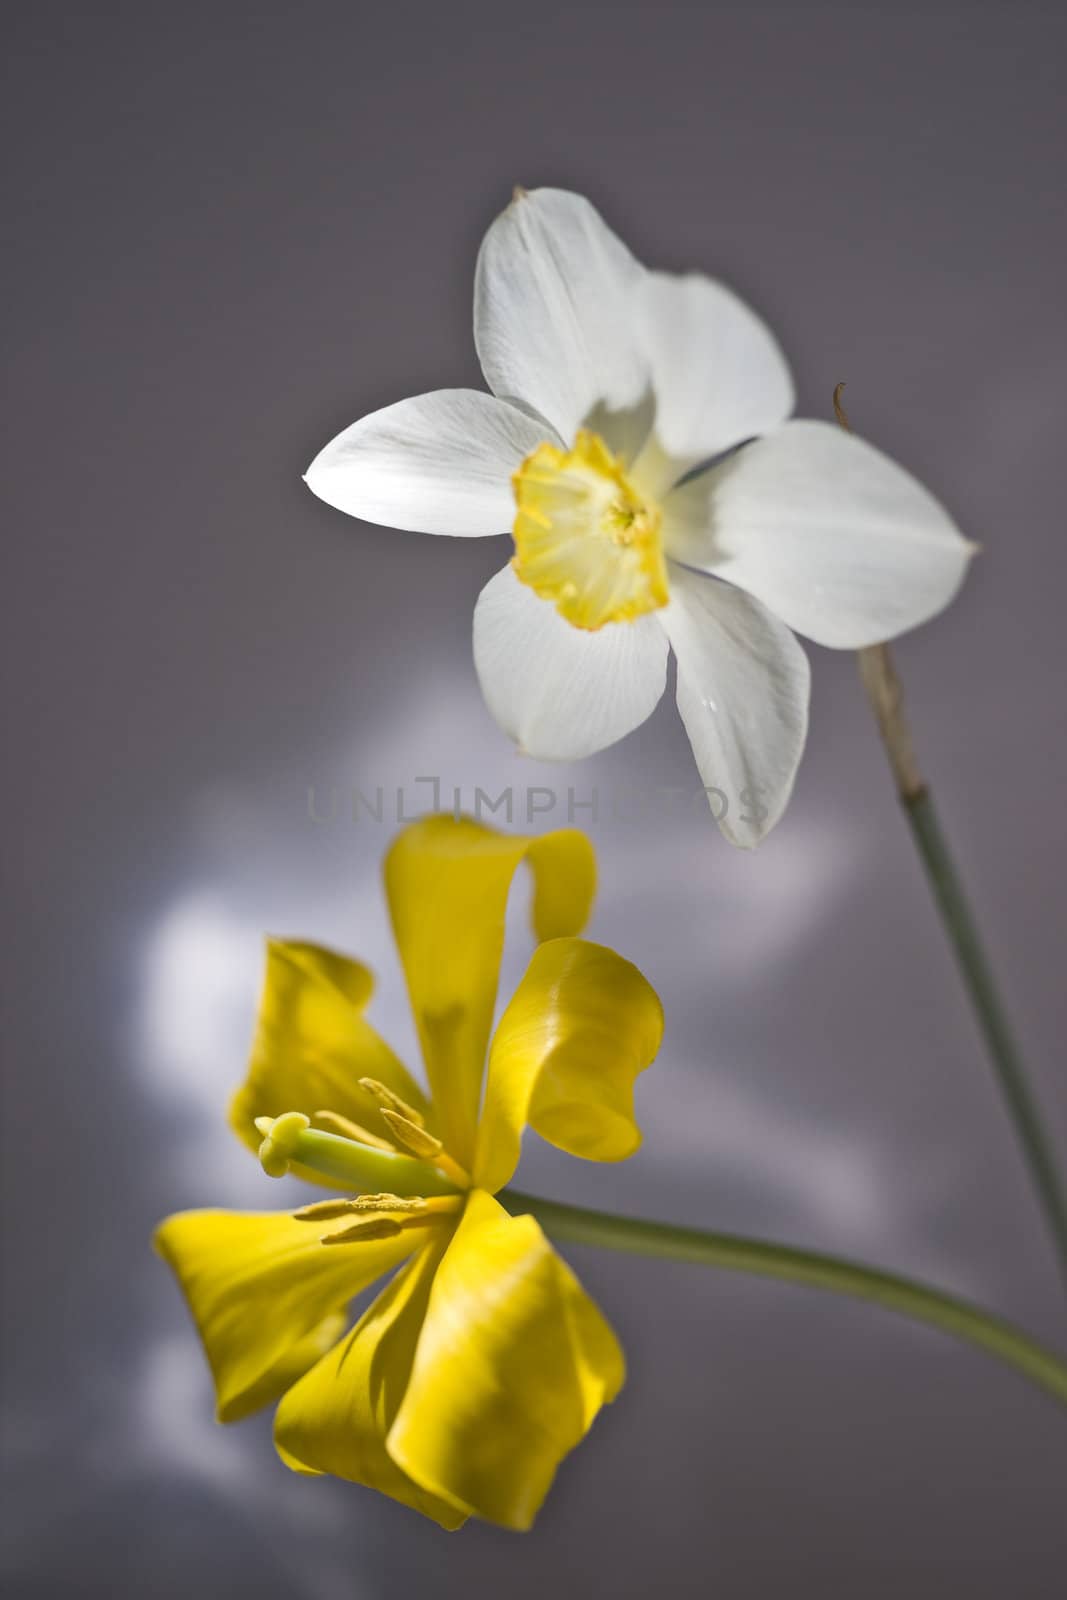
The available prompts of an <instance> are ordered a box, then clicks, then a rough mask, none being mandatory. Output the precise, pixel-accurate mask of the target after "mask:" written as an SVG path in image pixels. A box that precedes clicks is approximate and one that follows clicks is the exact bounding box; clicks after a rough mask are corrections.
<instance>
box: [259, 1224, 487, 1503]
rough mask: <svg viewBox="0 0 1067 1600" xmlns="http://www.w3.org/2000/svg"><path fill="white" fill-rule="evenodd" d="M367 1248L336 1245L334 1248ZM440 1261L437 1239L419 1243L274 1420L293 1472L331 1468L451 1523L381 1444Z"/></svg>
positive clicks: (357, 1250) (402, 1390)
mask: <svg viewBox="0 0 1067 1600" xmlns="http://www.w3.org/2000/svg"><path fill="white" fill-rule="evenodd" d="M366 1248H368V1247H367V1246H365V1245H352V1246H345V1245H338V1246H336V1253H337V1254H340V1253H341V1252H342V1251H344V1250H351V1251H352V1252H353V1253H355V1254H359V1253H361V1252H362V1251H363V1250H364V1249H366ZM329 1253H331V1252H330V1251H324V1254H329ZM440 1259H441V1245H440V1244H438V1243H436V1242H435V1243H433V1244H429V1245H424V1247H423V1249H422V1250H421V1251H420V1253H419V1254H418V1255H417V1256H416V1257H415V1259H414V1260H413V1261H411V1262H409V1264H408V1265H407V1267H405V1268H404V1270H403V1271H402V1272H400V1273H398V1274H397V1276H396V1277H395V1278H394V1279H393V1280H392V1282H391V1283H390V1284H389V1285H388V1286H387V1287H386V1288H385V1289H384V1290H383V1291H382V1293H381V1294H380V1295H379V1296H378V1297H377V1299H376V1300H375V1301H374V1303H373V1305H371V1306H370V1308H369V1309H368V1310H367V1311H366V1312H365V1314H364V1315H363V1316H362V1317H361V1318H360V1321H359V1322H358V1324H357V1325H356V1327H355V1328H354V1329H353V1330H352V1332H351V1333H350V1334H349V1336H348V1338H347V1339H346V1340H345V1341H344V1342H343V1343H342V1344H340V1345H338V1346H337V1347H336V1349H334V1350H331V1351H330V1352H329V1354H328V1355H326V1356H324V1357H323V1359H322V1360H321V1361H320V1362H319V1363H318V1365H317V1366H314V1367H312V1369H311V1371H310V1372H308V1373H307V1374H306V1375H305V1376H304V1377H303V1378H302V1379H301V1380H300V1382H299V1383H297V1384H296V1385H294V1387H293V1388H292V1389H290V1391H289V1393H288V1394H287V1395H286V1396H285V1398H284V1399H283V1400H282V1403H281V1405H280V1406H279V1407H278V1411H277V1414H276V1416H275V1419H274V1442H275V1445H276V1446H277V1449H278V1454H279V1455H280V1456H281V1458H282V1460H283V1461H284V1462H285V1463H286V1465H287V1466H289V1467H292V1468H293V1469H294V1470H295V1471H298V1472H332V1473H333V1474H335V1476H337V1477H339V1478H347V1479H349V1480H350V1481H351V1482H353V1483H362V1484H365V1485H366V1486H367V1487H368V1488H370V1489H378V1490H380V1491H381V1493H382V1494H387V1495H390V1496H391V1497H392V1498H393V1499H394V1500H400V1501H402V1502H403V1503H404V1504H405V1505H409V1506H414V1508H415V1510H416V1511H421V1512H423V1513H424V1515H426V1516H428V1517H432V1518H433V1519H434V1521H435V1522H439V1523H440V1524H441V1526H442V1527H444V1528H458V1527H459V1526H460V1524H461V1523H462V1522H464V1521H465V1520H466V1516H467V1513H466V1512H465V1511H464V1510H461V1509H458V1508H457V1507H455V1506H454V1505H452V1504H451V1503H449V1502H448V1501H444V1500H441V1499H439V1498H438V1497H437V1496H436V1495H434V1494H433V1493H428V1492H427V1491H426V1490H425V1489H423V1488H421V1487H420V1486H419V1485H418V1484H417V1483H414V1482H413V1481H412V1480H411V1479H410V1478H409V1477H408V1476H407V1474H406V1473H405V1472H404V1471H403V1469H402V1468H401V1467H399V1466H398V1465H397V1464H396V1462H395V1461H394V1460H392V1458H391V1457H390V1455H389V1453H388V1451H387V1450H386V1447H385V1439H386V1435H387V1434H388V1432H389V1429H390V1428H391V1426H392V1424H393V1420H394V1418H395V1416H396V1414H397V1410H398V1408H399V1406H400V1404H401V1402H402V1400H403V1398H404V1394H405V1391H406V1389H407V1384H408V1379H409V1377H410V1374H411V1365H412V1361H413V1359H414V1354H415V1346H416V1344H417V1343H418V1339H419V1334H420V1330H421V1328H422V1322H423V1317H424V1316H425V1313H426V1306H427V1303H428V1300H429V1296H430V1290H431V1286H432V1283H433V1276H434V1271H435V1269H436V1267H437V1263H438V1262H439V1260H440Z"/></svg>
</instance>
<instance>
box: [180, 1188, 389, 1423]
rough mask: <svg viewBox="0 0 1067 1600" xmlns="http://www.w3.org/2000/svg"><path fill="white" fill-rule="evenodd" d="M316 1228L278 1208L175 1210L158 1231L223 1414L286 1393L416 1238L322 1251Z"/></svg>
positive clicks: (225, 1418)
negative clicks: (358, 1298) (357, 1299)
mask: <svg viewBox="0 0 1067 1600" xmlns="http://www.w3.org/2000/svg"><path fill="white" fill-rule="evenodd" d="M320 1232H321V1230H320V1229H317V1228H315V1227H314V1226H313V1225H311V1224H309V1223H306V1222H297V1221H296V1219H295V1218H294V1217H292V1216H290V1215H289V1214H288V1212H284V1211H283V1212H274V1211H247V1212H241V1211H182V1212H179V1213H178V1214H177V1215H175V1216H172V1217H168V1218H167V1219H166V1220H165V1221H164V1222H162V1223H160V1225H159V1227H158V1229H157V1230H156V1234H155V1241H154V1242H155V1246H156V1249H157V1250H158V1251H159V1254H160V1255H161V1256H162V1257H163V1259H164V1261H166V1262H167V1264H168V1265H169V1266H170V1267H171V1268H172V1269H173V1271H174V1273H175V1275H176V1276H177V1278H178V1281H179V1283H180V1284H181V1288H182V1292H183V1294H184V1295H185V1298H186V1301H187V1302H188V1305H189V1310H190V1311H191V1312H192V1315H193V1320H194V1321H195V1323H196V1326H197V1330H198V1331H199V1334H200V1338H201V1340H202V1342H203V1345H204V1350H205V1353H206V1355H207V1359H208V1364H209V1366H210V1367H211V1372H212V1376H213V1377H214V1380H215V1395H216V1403H217V1415H218V1419H219V1421H220V1422H235V1421H237V1420H238V1419H239V1418H240V1417H244V1416H247V1415H248V1414H249V1413H250V1412H251V1411H254V1410H256V1409H257V1408H258V1407H260V1406H263V1405H266V1404H267V1402H268V1401H270V1400H274V1399H276V1398H277V1396H278V1395H279V1394H281V1393H283V1392H284V1390H286V1389H287V1388H288V1387H289V1385H290V1384H291V1383H293V1381H294V1380H295V1379H296V1378H298V1377H299V1376H300V1375H301V1373H303V1372H305V1371H307V1369H308V1368H309V1367H311V1366H312V1365H313V1364H314V1363H315V1362H316V1361H318V1360H319V1359H320V1357H321V1356H322V1354H323V1351H324V1350H326V1349H328V1348H329V1346H330V1345H331V1344H332V1343H333V1342H334V1340H335V1339H338V1338H339V1337H340V1335H341V1333H342V1331H343V1328H344V1317H343V1309H344V1307H345V1306H346V1305H347V1304H348V1302H349V1300H351V1299H352V1298H353V1296H355V1295H357V1294H359V1292H360V1291H361V1290H362V1289H365V1288H366V1287H367V1285H368V1284H371V1283H373V1282H374V1280H375V1279H376V1278H380V1277H382V1276H383V1275H384V1274H385V1273H387V1272H390V1271H391V1270H392V1269H393V1267H395V1266H396V1265H397V1263H398V1262H399V1261H402V1260H403V1259H404V1257H405V1256H407V1255H410V1254H411V1250H412V1248H413V1245H415V1244H417V1242H418V1241H417V1239H416V1238H415V1237H414V1236H413V1235H412V1234H401V1235H400V1236H399V1238H393V1239H384V1240H374V1241H371V1242H369V1243H366V1244H359V1245H354V1246H351V1247H343V1246H337V1247H336V1248H333V1249H327V1248H326V1247H325V1246H324V1245H323V1244H322V1241H321V1238H320Z"/></svg>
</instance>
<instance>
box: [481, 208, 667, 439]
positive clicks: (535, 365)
mask: <svg viewBox="0 0 1067 1600" xmlns="http://www.w3.org/2000/svg"><path fill="white" fill-rule="evenodd" d="M643 270H644V269H643V268H642V267H641V266H640V265H639V264H638V263H637V262H636V261H635V260H634V258H633V256H632V255H631V254H630V252H629V250H627V248H626V246H625V245H624V244H623V243H622V241H621V240H620V239H618V238H617V237H616V236H615V234H614V233H612V231H611V229H610V228H609V227H608V226H607V224H606V223H605V222H604V221H603V220H602V218H601V217H600V215H599V213H598V212H597V211H596V210H595V209H594V208H593V207H592V206H591V205H590V204H589V201H588V200H585V199H583V197H582V196H581V195H577V194H570V193H568V192H567V191H566V190H563V189H535V190H533V192H532V193H529V194H527V193H524V192H519V193H518V194H517V196H516V198H515V199H514V200H513V201H512V203H511V205H510V206H508V208H507V210H506V211H504V212H502V213H501V215H500V216H499V217H497V219H496V221H495V222H494V223H493V224H492V226H491V227H490V229H489V231H488V233H487V234H486V236H485V239H484V241H483V243H482V248H481V251H480V252H479V255H478V265H477V269H476V272H475V279H474V342H475V344H476V346H477V349H478V356H479V359H480V361H481V363H482V371H483V372H484V373H485V377H486V382H487V383H488V384H489V387H490V388H491V389H492V391H493V393H494V394H497V395H502V396H504V397H506V398H508V399H517V400H521V401H524V402H526V403H527V404H528V405H531V406H533V407H535V408H536V410H537V411H539V412H540V413H541V415H542V416H544V417H547V418H548V419H549V421H550V422H552V423H553V424H554V425H555V427H556V429H557V430H558V432H559V433H560V435H561V436H562V437H563V439H564V440H565V441H566V442H567V443H568V444H569V443H570V442H571V441H572V440H573V438H574V435H575V432H576V431H577V429H578V428H579V427H580V426H581V425H582V423H583V422H586V421H587V420H588V419H589V418H590V416H591V415H592V413H593V412H594V411H595V410H597V409H598V408H599V409H600V410H601V411H604V410H606V411H609V412H610V411H624V410H626V409H627V408H628V407H631V406H633V405H635V404H636V403H637V402H638V401H639V399H640V397H641V395H642V393H643V392H644V391H645V390H646V388H647V386H648V370H647V363H646V362H645V360H644V357H643V354H642V352H641V350H640V347H639V345H638V343H637V341H636V339H634V338H633V337H632V336H631V332H630V330H631V326H632V321H633V310H632V291H633V289H634V287H635V285H636V284H637V283H638V282H639V281H640V279H641V277H642V274H643Z"/></svg>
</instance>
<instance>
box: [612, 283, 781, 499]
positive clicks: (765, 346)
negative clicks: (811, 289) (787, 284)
mask: <svg viewBox="0 0 1067 1600" xmlns="http://www.w3.org/2000/svg"><path fill="white" fill-rule="evenodd" d="M636 317H637V327H638V330H639V333H640V336H641V337H642V339H643V340H644V343H645V348H646V351H647V356H648V361H649V364H650V367H651V370H652V381H653V385H654V388H655V395H656V421H655V448H656V449H658V450H660V451H662V452H664V453H665V454H666V456H667V457H669V458H670V468H669V470H668V471H667V473H666V481H663V479H662V477H661V479H660V481H658V482H656V483H654V484H651V483H650V485H649V487H650V491H651V492H652V493H653V495H654V497H655V498H658V497H659V495H660V494H661V493H662V492H664V491H665V490H666V489H668V488H670V486H671V484H673V483H676V482H677V481H678V479H679V478H680V477H681V476H682V474H683V473H684V472H686V471H688V470H689V469H690V468H692V467H694V466H695V465H696V464H697V463H698V462H700V461H707V460H709V459H710V458H711V457H712V456H715V455H718V454H719V453H720V452H721V451H723V450H729V449H730V448H732V446H734V445H736V444H740V443H741V442H742V440H744V439H751V438H752V437H753V436H754V435H756V434H761V433H767V432H769V431H770V430H771V429H772V428H777V427H778V426H779V425H780V424H781V423H783V422H784V421H785V419H786V418H787V417H788V416H789V413H790V412H791V411H792V409H793V398H794V396H793V380H792V377H791V375H790V372H789V367H788V366H787V364H786V360H785V357H784V355H783V354H782V351H781V349H780V347H779V345H778V341H777V340H776V339H775V337H774V335H773V334H772V333H771V331H770V329H769V328H768V327H767V325H766V323H765V322H763V320H762V319H761V318H760V317H758V316H757V315H756V313H755V312H754V311H752V310H750V308H749V307H748V306H747V305H746V304H745V303H744V301H743V300H741V299H739V298H738V296H737V295H735V294H734V293H732V291H731V290H729V289H727V288H726V287H725V285H724V284H721V283H715V282H714V281H713V280H712V279H710V278H704V277H701V276H700V275H699V274H696V273H693V274H690V275H688V276H686V277H676V276H674V275H673V274H671V273H667V272H649V273H646V275H645V277H644V279H643V281H642V283H641V284H640V286H639V288H638V291H637V295H636ZM634 476H635V477H637V478H640V479H641V480H642V482H644V481H645V477H646V474H644V473H643V472H642V462H641V461H640V460H639V461H638V462H637V463H636V464H635V466H634Z"/></svg>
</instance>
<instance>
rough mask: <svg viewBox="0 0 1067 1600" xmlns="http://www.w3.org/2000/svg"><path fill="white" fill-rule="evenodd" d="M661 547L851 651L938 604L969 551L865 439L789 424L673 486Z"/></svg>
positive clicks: (950, 592) (823, 426) (912, 483)
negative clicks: (664, 544) (703, 471)
mask: <svg viewBox="0 0 1067 1600" xmlns="http://www.w3.org/2000/svg"><path fill="white" fill-rule="evenodd" d="M663 530H664V536H665V539H666V542H667V550H668V554H669V555H671V556H672V557H673V558H674V559H675V560H677V561H682V562H685V563H687V564H688V565H689V566H695V567H700V568H702V569H703V570H704V571H706V572H713V573H715V574H716V576H718V577H720V578H727V579H729V581H730V582H731V583H735V584H737V586H738V587H739V588H741V589H747V590H748V591H749V593H750V594H754V595H755V596H756V598H757V600H761V601H762V602H763V604H764V605H766V606H769V607H770V609H771V610H772V611H773V612H774V614H775V616H777V617H780V618H781V619H782V621H783V622H787V623H788V624H789V626H790V627H791V628H795V629H796V631H797V632H798V633H802V634H804V635H805V636H806V637H807V638H809V639H814V640H815V642H816V643H817V644H825V645H831V646H833V647H835V648H837V649H842V650H852V649H860V648H862V647H863V646H865V645H871V644H878V643H879V642H881V641H883V640H886V639H891V638H894V637H895V636H896V635H897V634H899V633H904V632H906V631H907V629H909V628H914V627H917V626H918V625H919V623H921V622H926V621H927V620H928V619H929V618H930V617H932V616H934V615H935V614H936V613H937V612H938V611H941V610H942V609H943V608H944V607H945V606H947V605H948V603H949V601H950V600H951V599H952V598H953V596H954V595H955V593H956V591H957V590H958V588H959V586H960V584H961V583H962V581H963V578H964V575H965V573H966V571H967V567H968V563H969V561H970V557H971V555H972V553H973V550H974V546H973V545H971V544H969V543H968V541H967V540H966V539H964V538H963V537H962V536H961V534H960V533H959V531H958V529H957V528H956V526H955V524H954V523H953V521H952V519H951V518H950V517H949V515H948V513H947V511H945V510H944V508H943V507H942V506H941V505H939V504H938V502H937V501H936V500H935V499H934V497H933V495H931V494H929V493H928V492H927V490H926V489H924V488H923V486H922V485H921V484H920V483H918V482H916V480H915V479H914V478H913V477H912V476H911V475H910V474H909V473H907V472H905V471H904V469H903V468H902V467H898V466H897V465H896V463H895V462H893V461H890V459H889V457H888V456H884V455H883V454H882V453H881V451H879V450H876V449H875V448H874V446H873V445H870V444H867V443H865V442H864V441H863V440H862V439H857V438H856V437H855V436H854V435H853V434H847V433H844V432H842V430H841V429H840V428H838V427H835V426H833V425H831V424H829V423H825V422H789V423H786V425H785V427H783V428H780V429H779V430H778V431H777V432H776V433H772V434H768V436H767V437H766V438H764V439H757V440H756V441H755V442H754V443H753V444H750V445H746V446H745V447H744V448H743V449H741V450H739V451H738V452H737V453H736V454H735V455H733V456H730V457H729V458H728V459H727V460H726V461H724V462H723V463H722V464H721V465H720V466H718V467H715V468H713V469H712V470H711V471H710V472H707V473H704V474H702V475H701V476H699V477H697V478H693V479H691V480H690V481H689V482H688V483H686V484H683V485H682V486H681V487H679V488H678V489H676V490H675V491H674V492H673V493H672V494H671V495H670V496H669V497H668V499H667V501H666V503H665V505H664V522H663Z"/></svg>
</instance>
